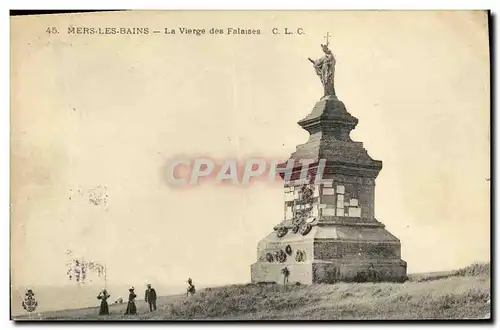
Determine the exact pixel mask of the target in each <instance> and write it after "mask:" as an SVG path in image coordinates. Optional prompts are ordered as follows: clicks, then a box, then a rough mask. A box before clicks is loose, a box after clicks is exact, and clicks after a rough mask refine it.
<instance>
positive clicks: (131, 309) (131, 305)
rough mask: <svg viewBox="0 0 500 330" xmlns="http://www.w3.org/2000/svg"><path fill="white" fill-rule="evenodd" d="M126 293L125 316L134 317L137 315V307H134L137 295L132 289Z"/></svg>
mask: <svg viewBox="0 0 500 330" xmlns="http://www.w3.org/2000/svg"><path fill="white" fill-rule="evenodd" d="M128 291H129V295H128V304H127V310H126V311H125V315H135V314H137V307H136V306H135V297H137V295H136V294H135V293H134V288H131V289H129V290H128Z"/></svg>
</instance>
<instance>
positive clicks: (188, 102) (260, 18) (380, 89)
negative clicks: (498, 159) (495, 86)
mask: <svg viewBox="0 0 500 330" xmlns="http://www.w3.org/2000/svg"><path fill="white" fill-rule="evenodd" d="M48 26H54V27H56V28H57V29H58V31H59V34H51V33H47V32H46V30H47V27H48ZM70 26H80V27H101V28H106V27H127V28H128V27H130V28H133V27H136V28H138V27H142V28H145V27H148V28H149V29H151V30H152V29H157V30H161V31H163V29H164V28H174V29H178V28H179V27H190V28H205V29H206V30H207V31H208V30H209V29H210V28H212V27H215V28H222V29H227V28H228V27H232V28H238V27H239V28H245V29H247V28H252V29H259V30H260V34H259V35H208V34H207V35H203V36H193V35H189V36H188V35H181V34H179V33H177V34H176V35H165V34H163V33H159V34H149V35H68V33H67V29H68V27H70ZM285 27H287V28H289V30H292V31H296V30H297V29H298V28H302V29H303V31H304V32H305V34H303V35H297V34H294V35H284V34H283V33H281V34H280V35H273V34H272V29H273V28H278V29H280V31H283V29H284V28H285ZM326 32H329V33H330V35H331V39H330V47H331V49H332V51H333V53H334V54H335V56H336V60H337V65H336V73H335V77H336V82H335V84H336V91H337V96H338V97H339V99H340V100H342V101H343V102H344V103H345V104H346V106H347V110H348V111H349V112H350V113H351V114H352V115H353V116H355V117H357V118H358V119H359V124H358V126H357V127H356V129H355V130H354V131H353V132H352V133H351V137H352V138H353V139H354V140H355V141H360V142H363V143H364V147H365V148H366V149H367V150H368V153H369V154H370V156H371V157H372V158H374V159H377V160H381V161H382V162H383V169H382V171H381V172H380V175H379V177H378V178H377V181H376V192H375V194H376V195H375V198H376V199H375V215H376V218H377V219H378V220H379V221H381V222H382V223H384V224H385V225H386V228H387V229H388V230H389V231H390V232H391V233H393V234H394V235H395V236H397V237H398V238H399V239H400V240H401V244H402V258H403V259H404V260H406V261H407V263H408V272H409V273H413V272H427V271H441V270H448V269H455V268H458V267H462V266H466V265H467V264H470V263H472V262H475V261H487V260H489V255H490V240H489V237H490V210H489V208H490V182H489V181H487V178H489V176H490V166H489V163H490V153H489V150H490V145H489V141H490V131H489V127H490V103H489V93H490V85H489V74H490V72H489V48H488V29H487V20H486V15H485V14H484V13H482V12H465V11H464V12H445V11H442V12H425V11H420V12H398V11H392V12H349V11H339V12H312V11H311V12H182V11H181V12H123V13H116V12H114V13H100V14H72V15H49V16H44V17H41V16H34V17H13V18H11V56H12V64H11V65H12V66H11V83H12V89H11V90H12V93H11V104H12V108H11V165H12V167H11V185H12V189H11V244H12V283H13V285H15V286H16V285H19V286H36V285H63V284H67V283H68V279H67V276H66V270H67V266H66V263H67V262H68V261H69V260H68V256H67V253H66V251H67V250H68V249H69V250H71V251H73V253H74V254H75V255H78V256H82V257H84V258H85V259H87V260H95V261H96V262H99V263H102V264H106V266H107V270H108V280H109V281H110V282H113V283H116V284H120V285H122V284H123V285H125V284H127V285H128V284H130V283H134V285H136V286H139V285H142V284H145V283H147V282H151V283H161V284H163V285H166V284H169V283H171V284H172V285H174V286H177V285H183V284H184V283H185V281H186V279H187V278H188V277H192V278H194V279H195V281H197V282H201V283H210V284H227V283H242V282H248V281H249V280H250V265H251V264H252V263H253V262H255V261H256V253H257V243H258V241H259V240H261V239H263V238H264V237H265V236H266V235H267V234H268V233H269V232H271V231H272V228H273V227H274V226H275V225H276V224H278V223H279V222H281V220H282V219H283V216H284V214H283V199H284V194H283V187H281V186H280V185H279V184H274V185H271V184H268V183H265V182H259V183H256V184H253V185H250V186H218V185H215V184H213V183H210V182H207V183H205V184H201V185H199V186H196V187H189V188H185V189H175V188H173V187H171V186H169V185H168V184H167V182H166V178H165V166H166V164H167V163H168V162H169V160H171V159H172V158H175V157H177V156H180V155H183V156H187V157H192V156H193V157H194V156H196V155H204V156H208V157H211V158H214V159H227V158H231V159H243V160H244V159H247V158H249V157H253V156H255V155H259V156H261V157H265V158H267V159H286V158H287V157H288V156H289V155H290V154H291V153H292V152H294V151H295V147H296V145H298V144H302V143H305V142H306V141H307V138H308V133H307V132H306V131H304V130H303V129H301V128H300V127H299V126H298V125H297V121H298V120H300V119H302V118H303V117H305V116H306V115H307V114H308V113H309V112H310V111H311V110H312V108H313V107H314V104H315V103H316V102H317V101H319V98H320V97H321V96H322V87H321V84H320V82H319V79H318V77H317V76H316V74H315V72H314V70H313V68H312V66H311V63H309V61H308V60H307V58H308V57H312V58H319V57H320V56H321V54H322V52H321V47H320V43H321V42H324V35H325V34H326ZM103 187H105V189H106V190H105V194H107V197H106V203H98V205H95V204H92V203H89V200H88V193H89V191H90V190H91V189H98V190H99V191H101V192H103V191H104V188H103ZM78 190H80V192H78ZM103 194H104V193H103Z"/></svg>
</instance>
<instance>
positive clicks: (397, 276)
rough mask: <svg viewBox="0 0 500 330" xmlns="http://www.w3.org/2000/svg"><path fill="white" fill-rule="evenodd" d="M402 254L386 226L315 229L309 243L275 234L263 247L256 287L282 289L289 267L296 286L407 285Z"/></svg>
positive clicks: (254, 266)
mask: <svg viewBox="0 0 500 330" xmlns="http://www.w3.org/2000/svg"><path fill="white" fill-rule="evenodd" d="M334 233H335V234H334ZM400 249H401V245H400V243H399V241H398V240H397V239H396V238H395V237H394V236H392V235H391V234H390V233H389V232H388V231H387V230H386V229H385V228H384V227H383V226H382V225H380V226H372V227H364V226H363V227H361V226H359V227H357V228H356V227H354V228H353V227H352V226H343V225H329V226H315V227H314V228H313V229H312V230H311V232H310V233H309V234H308V235H307V236H306V237H304V236H302V235H300V234H299V233H288V234H287V235H285V236H284V237H281V238H280V237H277V236H276V234H275V233H271V234H270V235H268V236H267V237H266V238H264V239H263V240H262V241H261V242H260V243H259V247H258V254H259V258H258V261H257V262H256V263H254V264H252V266H251V278H252V282H253V283H260V282H275V283H283V280H284V275H283V273H282V270H283V268H285V267H286V268H287V269H288V271H289V275H288V282H289V283H291V284H292V283H297V282H298V283H301V284H313V283H337V282H404V281H406V280H407V275H406V262H405V261H404V260H402V259H401V258H400ZM280 253H281V257H280ZM284 254H286V255H284ZM270 256H276V257H273V258H271V257H270ZM271 259H272V260H271Z"/></svg>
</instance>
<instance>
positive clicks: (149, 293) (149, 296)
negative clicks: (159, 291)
mask: <svg viewBox="0 0 500 330" xmlns="http://www.w3.org/2000/svg"><path fill="white" fill-rule="evenodd" d="M144 300H145V301H146V302H147V303H148V304H149V311H150V312H152V311H153V310H156V291H155V289H153V288H152V287H151V284H148V288H147V290H146V294H145V295H144Z"/></svg>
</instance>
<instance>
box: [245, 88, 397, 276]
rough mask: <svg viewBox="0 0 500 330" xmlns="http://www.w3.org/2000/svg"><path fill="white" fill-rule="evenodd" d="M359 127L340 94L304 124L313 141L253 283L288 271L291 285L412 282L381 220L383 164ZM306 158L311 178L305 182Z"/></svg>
mask: <svg viewBox="0 0 500 330" xmlns="http://www.w3.org/2000/svg"><path fill="white" fill-rule="evenodd" d="M357 123H358V120H357V119H356V118H355V117H353V116H352V115H351V114H349V113H348V112H347V110H346V107H345V105H344V103H343V102H341V101H340V100H338V99H337V98H336V97H330V98H327V99H324V100H321V101H319V102H318V103H317V104H316V105H315V107H314V109H313V111H312V112H311V113H310V114H309V115H308V116H307V117H306V118H304V119H303V120H301V121H299V123H298V124H299V125H300V126H301V127H302V128H304V129H305V130H307V131H308V132H309V133H310V137H309V141H307V142H306V143H305V144H302V145H299V146H297V149H296V152H294V153H293V154H292V155H291V157H290V159H291V160H293V167H289V168H288V170H289V173H290V174H291V180H290V177H287V176H286V175H285V173H282V174H281V175H282V177H283V178H285V186H284V189H285V202H284V219H283V220H282V221H281V222H280V223H279V224H278V225H277V226H276V227H275V228H274V231H273V232H271V233H270V234H269V235H267V237H265V238H264V239H263V240H262V241H260V242H259V244H258V247H257V259H258V260H257V262H256V263H254V264H253V265H252V266H251V276H252V282H277V283H282V282H283V279H284V275H283V273H282V270H283V268H285V267H286V268H287V269H288V270H289V275H288V281H289V283H295V282H299V283H303V284H310V283H335V282H338V281H356V282H364V281H396V282H397V281H404V280H406V262H405V261H404V260H402V259H401V244H400V241H399V240H398V239H397V238H396V237H395V236H393V235H392V234H391V233H389V232H388V231H387V230H386V229H385V228H384V225H383V224H382V223H380V222H379V221H378V220H376V219H375V216H374V200H375V178H376V177H377V176H378V174H379V172H380V170H381V169H382V162H381V161H378V160H373V159H372V158H371V157H370V156H369V155H368V153H367V152H366V150H365V149H364V148H363V144H362V143H361V142H354V141H352V140H351V138H350V132H351V130H352V129H354V128H355V127H356V125H357ZM306 160H307V162H308V163H310V164H309V169H308V171H307V173H308V175H307V177H305V178H301V170H302V169H303V166H302V165H301V162H303V161H306ZM320 160H323V162H324V163H323V165H322V162H321V161H320ZM285 165H286V164H283V166H282V167H283V168H284V167H285ZM321 172H322V179H323V180H322V181H318V180H316V179H317V177H318V176H319V175H320V173H321Z"/></svg>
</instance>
